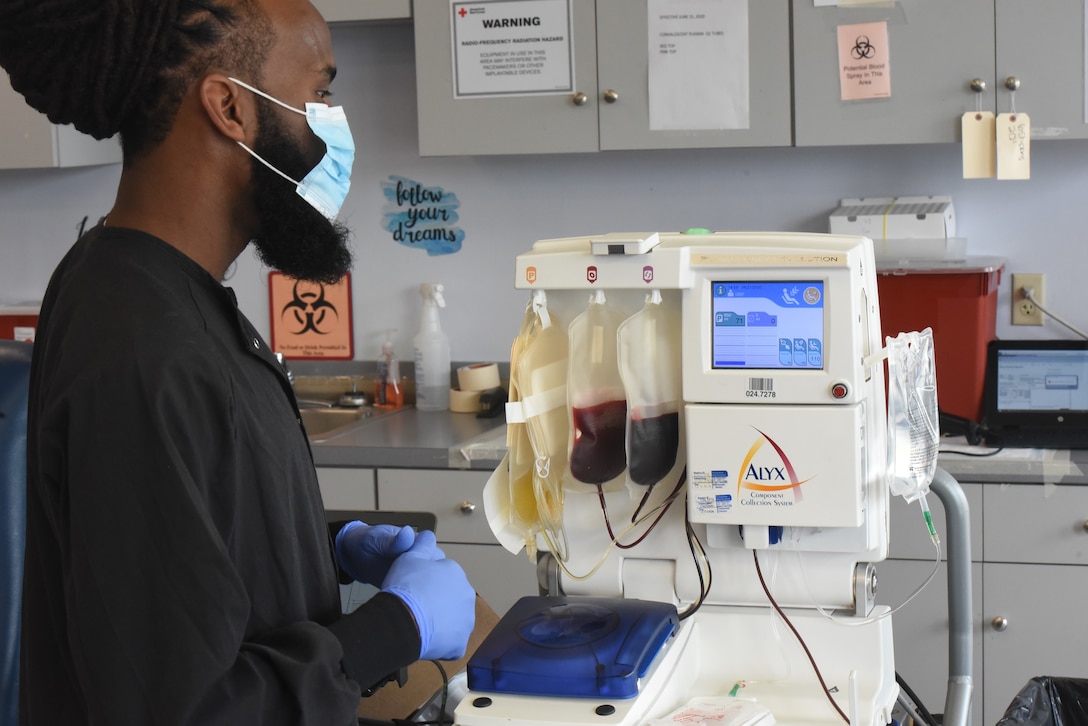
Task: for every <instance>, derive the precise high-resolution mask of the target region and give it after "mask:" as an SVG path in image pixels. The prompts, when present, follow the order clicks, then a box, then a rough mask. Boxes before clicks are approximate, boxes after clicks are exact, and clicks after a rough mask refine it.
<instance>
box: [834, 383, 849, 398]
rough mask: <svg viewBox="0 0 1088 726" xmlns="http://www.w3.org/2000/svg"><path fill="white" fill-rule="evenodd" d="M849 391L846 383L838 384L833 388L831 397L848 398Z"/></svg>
mask: <svg viewBox="0 0 1088 726" xmlns="http://www.w3.org/2000/svg"><path fill="white" fill-rule="evenodd" d="M846 394H847V389H846V384H845V383H836V384H835V385H833V386H832V387H831V395H832V396H834V397H835V398H846Z"/></svg>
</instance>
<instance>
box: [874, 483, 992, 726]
mask: <svg viewBox="0 0 1088 726" xmlns="http://www.w3.org/2000/svg"><path fill="white" fill-rule="evenodd" d="M915 508H917V505H915ZM933 564H934V563H933V561H930V562H925V561H922V560H885V561H884V562H878V563H877V565H876V572H877V576H878V577H879V583H878V588H877V601H878V602H880V603H882V604H884V605H890V606H891V607H896V606H898V605H899V604H900V603H902V602H903V601H904V600H906V599H907V598H908V597H909V596H910V594H911V593H912V592H914V590H915V589H916V588H917V587H918V586H919V585H920V584H922V582H924V581H925V579H926V577H927V576H928V575H929V573H930V572H931V571H932V570H933ZM971 583H972V584H971V587H972V592H973V599H972V605H971V606H972V610H973V612H974V616H973V620H974V622H975V623H978V622H980V621H981V619H982V564H981V563H974V564H972V565H971ZM892 638H893V640H894V643H895V672H896V673H898V674H899V675H900V676H901V677H902V678H903V680H904V681H906V683H907V685H908V686H910V687H911V690H913V691H914V692H915V693H916V694H917V695H918V697H919V698H920V699H921V700H922V703H923V704H925V707H926V708H927V709H928V710H929V711H930V713H941V712H943V711H944V702H945V697H946V696H947V694H948V568H947V567H946V566H945V565H944V564H943V563H942V564H941V567H940V570H939V571H938V572H937V574H936V576H935V577H934V578H933V580H932V581H931V582H930V583H929V585H927V586H926V589H924V590H922V592H920V593H918V595H917V597H915V598H914V599H913V600H911V601H910V602H909V603H907V604H906V605H905V606H903V608H902V609H901V610H899V611H898V612H896V613H895V614H894V615H892ZM972 643H973V645H974V659H973V663H974V673H973V674H972V676H973V679H974V683H975V693H974V699H973V708H972V709H971V724H972V725H973V726H978V725H979V724H982V723H993V721H983V720H982V697H981V693H980V691H981V687H982V629H981V628H979V627H975V629H974V637H973V638H972Z"/></svg>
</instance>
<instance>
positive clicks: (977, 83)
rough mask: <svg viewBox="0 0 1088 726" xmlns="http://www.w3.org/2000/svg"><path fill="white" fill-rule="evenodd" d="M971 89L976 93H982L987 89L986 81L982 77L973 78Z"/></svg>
mask: <svg viewBox="0 0 1088 726" xmlns="http://www.w3.org/2000/svg"><path fill="white" fill-rule="evenodd" d="M971 90H972V91H974V92H975V93H982V92H983V91H985V90H986V81H984V80H982V79H981V78H975V79H972V80H971Z"/></svg>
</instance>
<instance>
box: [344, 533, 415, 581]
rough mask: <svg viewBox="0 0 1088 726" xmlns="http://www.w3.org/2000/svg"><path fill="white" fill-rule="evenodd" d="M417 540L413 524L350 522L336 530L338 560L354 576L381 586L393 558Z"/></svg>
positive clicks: (405, 550) (353, 577) (359, 579)
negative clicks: (408, 525)
mask: <svg viewBox="0 0 1088 726" xmlns="http://www.w3.org/2000/svg"><path fill="white" fill-rule="evenodd" d="M415 541H416V532H415V530H414V529H412V528H411V527H395V526H393V525H391V524H376V525H373V526H371V525H369V524H363V523H362V522H359V521H355V522H348V523H347V524H345V525H344V526H343V527H342V528H341V529H340V531H339V532H337V534H336V547H335V549H336V562H337V564H339V565H340V569H341V570H343V571H344V572H346V573H347V574H348V575H350V576H351V578H352V579H353V580H358V581H359V582H365V583H368V584H371V585H374V586H375V587H380V586H381V584H382V581H383V580H384V579H385V575H386V573H388V572H389V566H390V565H392V564H393V560H395V559H397V557H399V556H400V555H401V554H402V553H404V552H407V551H408V549H409V548H410V547H411V546H412V543H413V542H415Z"/></svg>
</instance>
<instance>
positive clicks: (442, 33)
mask: <svg viewBox="0 0 1088 726" xmlns="http://www.w3.org/2000/svg"><path fill="white" fill-rule="evenodd" d="M414 12H415V21H414V24H415V42H416V93H417V99H418V113H419V153H420V155H421V156H451V155H468V156H474V155H482V154H545V153H558V152H573V151H597V31H596V15H595V9H594V3H593V0H573V2H572V10H571V12H572V25H573V29H574V30H573V35H574V74H575V90H576V92H577V93H581V94H585V98H586V102H585V103H584V104H583V105H581V106H578V105H575V103H574V101H573V99H572V96H571V95H570V94H563V95H545V96H513V97H509V98H461V99H455V98H454V95H453V94H454V91H453V54H452V48H451V43H452V36H451V19H452V9H451V7H450V4H449V2H445V1H441V2H440V1H439V0H428V1H427V2H417V3H416V4H415V11H414Z"/></svg>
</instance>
